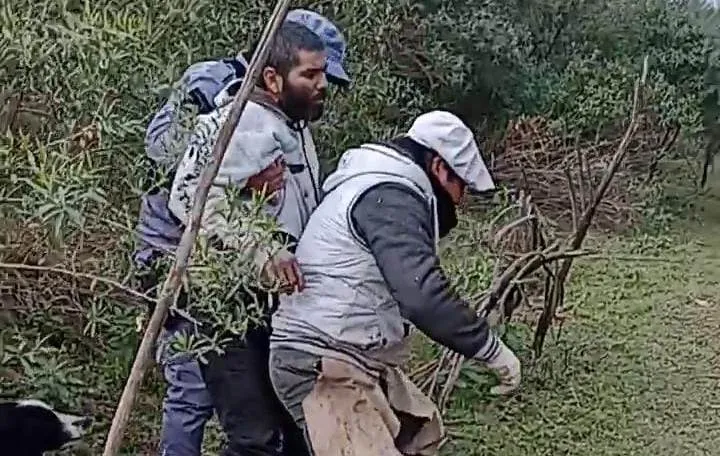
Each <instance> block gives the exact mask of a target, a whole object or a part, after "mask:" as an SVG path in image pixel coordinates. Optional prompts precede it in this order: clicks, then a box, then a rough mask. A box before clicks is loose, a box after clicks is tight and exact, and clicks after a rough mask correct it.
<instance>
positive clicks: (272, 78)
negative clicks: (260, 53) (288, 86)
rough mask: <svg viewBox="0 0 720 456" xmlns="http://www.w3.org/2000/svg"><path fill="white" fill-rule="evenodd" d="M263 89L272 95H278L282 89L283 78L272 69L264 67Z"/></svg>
mask: <svg viewBox="0 0 720 456" xmlns="http://www.w3.org/2000/svg"><path fill="white" fill-rule="evenodd" d="M262 78H263V83H264V85H265V89H266V90H267V91H268V92H270V93H271V94H273V95H276V96H278V95H280V94H281V93H282V89H283V78H282V76H280V74H279V73H278V72H277V70H276V69H275V68H274V67H271V66H266V67H265V68H263V72H262Z"/></svg>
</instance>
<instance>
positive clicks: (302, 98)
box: [279, 50, 328, 122]
mask: <svg viewBox="0 0 720 456" xmlns="http://www.w3.org/2000/svg"><path fill="white" fill-rule="evenodd" d="M326 65H327V57H326V54H325V52H324V51H320V52H312V51H305V50H300V51H299V52H298V55H297V65H295V66H294V67H293V68H292V69H291V70H290V72H289V73H288V75H287V78H286V80H285V81H284V84H283V87H282V91H281V93H280V100H279V104H280V107H281V108H282V109H283V111H285V113H286V114H287V115H288V116H289V117H290V118H291V119H292V120H308V121H311V122H313V121H316V120H318V119H319V118H320V117H321V116H322V114H323V111H324V107H325V96H326V94H327V85H328V82H327V78H326V76H325V67H326Z"/></svg>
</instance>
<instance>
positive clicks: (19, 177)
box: [0, 0, 720, 431]
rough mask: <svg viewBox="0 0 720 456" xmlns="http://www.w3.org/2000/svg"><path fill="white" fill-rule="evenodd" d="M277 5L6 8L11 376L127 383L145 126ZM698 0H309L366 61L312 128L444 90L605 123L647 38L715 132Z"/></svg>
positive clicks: (69, 397) (135, 313) (72, 396)
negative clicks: (192, 71) (185, 78)
mask: <svg viewBox="0 0 720 456" xmlns="http://www.w3.org/2000/svg"><path fill="white" fill-rule="evenodd" d="M273 4H274V2H271V1H269V0H261V1H257V2H252V3H250V2H245V1H234V2H214V1H210V0H171V1H167V2H161V3H158V2H151V1H149V0H132V1H118V0H98V1H94V2H91V1H86V0H85V1H83V0H63V1H56V0H42V1H29V0H16V1H13V2H6V3H5V4H4V5H3V6H2V8H0V88H1V90H0V134H1V136H0V217H1V219H2V222H3V225H2V230H1V232H2V236H0V246H1V247H2V248H1V249H0V292H1V293H2V294H0V303H1V304H2V309H3V310H2V313H1V314H0V319H1V321H3V322H6V323H7V324H4V329H3V331H2V332H1V333H0V341H2V343H3V344H4V345H3V346H2V349H0V362H2V364H3V367H4V371H2V372H0V389H2V391H4V392H5V391H8V392H10V393H9V394H17V395H21V394H33V395H36V396H39V397H44V398H47V399H51V400H53V401H58V402H59V403H61V404H63V405H68V406H75V405H77V404H76V403H75V402H74V401H76V400H77V398H80V397H86V398H89V399H92V400H93V401H96V402H98V403H110V404H112V403H113V402H114V400H115V399H116V395H117V391H118V389H119V387H120V386H121V384H122V383H123V382H124V379H125V375H126V372H127V369H128V367H129V364H130V361H131V359H132V356H133V354H134V351H135V348H136V344H137V332H136V324H137V321H136V320H137V318H138V317H139V316H141V315H142V314H143V313H144V312H145V307H144V303H142V302H138V300H137V299H136V297H133V295H132V293H129V292H128V291H127V289H131V288H132V286H133V284H132V281H131V277H132V273H133V271H132V267H131V265H130V261H129V254H130V252H131V249H132V244H133V237H132V236H133V233H132V232H133V228H134V225H135V222H136V217H137V211H138V197H139V195H140V194H141V192H142V190H143V188H144V186H145V185H146V182H145V180H146V177H145V176H146V174H147V172H146V171H147V170H146V163H145V159H144V152H143V144H142V140H143V134H144V129H145V127H146V125H147V122H148V120H149V118H150V116H151V115H152V113H153V112H154V110H155V109H157V108H158V107H159V103H160V102H161V101H162V100H163V98H164V97H165V96H167V94H168V93H169V91H170V84H171V83H172V82H173V81H175V80H176V79H177V78H178V77H179V75H180V74H181V73H182V71H183V70H184V69H185V68H186V67H187V66H188V65H189V64H191V63H193V62H196V61H198V60H202V59H208V58H220V57H226V56H229V55H233V54H235V53H236V52H238V51H239V50H241V49H242V50H244V51H245V52H246V53H247V52H249V50H250V46H251V45H252V43H253V42H254V41H255V39H256V38H257V36H258V35H259V33H260V31H261V29H262V27H263V25H264V22H265V21H266V19H267V18H268V14H269V12H270V10H271V8H272V6H273ZM690 6H691V5H690V4H689V2H667V1H661V0H656V1H649V2H637V1H633V0H610V1H609V2H607V1H606V2H598V1H587V2H586V1H582V2H581V1H574V0H573V1H562V0H514V1H511V2H500V1H496V0H483V1H482V2H477V1H472V2H471V1H467V0H456V1H452V2H447V1H437V0H425V1H417V2H413V1H409V0H398V1H394V2H387V1H380V0H364V1H360V0H346V1H342V2H332V1H328V0H322V1H315V2H312V3H311V4H310V5H309V7H310V8H314V9H317V10H319V11H320V12H322V13H323V14H326V15H327V16H328V17H330V18H333V19H334V20H335V21H337V23H338V24H339V25H340V26H341V28H342V29H343V31H344V33H345V36H346V38H347V39H348V41H349V56H348V58H349V67H350V73H351V75H352V76H353V78H354V85H353V87H352V88H351V90H350V91H338V90H332V93H331V101H330V103H329V106H330V109H329V110H328V112H327V115H326V117H325V119H324V121H323V122H321V123H320V124H319V125H318V126H317V128H316V130H315V135H316V142H317V143H318V149H319V151H320V153H321V155H322V157H323V158H324V160H323V162H324V165H325V169H326V170H327V169H330V168H331V167H332V166H333V165H334V160H335V159H336V158H337V157H338V156H339V155H340V154H341V153H342V152H343V151H344V150H345V149H346V148H347V147H349V146H352V145H356V144H358V143H361V142H363V141H367V140H370V139H377V138H386V137H388V136H391V135H393V134H396V133H398V132H400V131H403V130H404V129H406V128H407V126H408V125H409V122H410V120H411V119H412V117H413V116H415V115H417V114H418V113H419V112H421V111H422V110H424V109H429V108H436V107H449V108H451V109H453V110H455V111H457V112H458V113H460V114H461V115H462V116H463V117H465V118H466V119H467V121H468V122H469V123H470V124H472V125H474V126H477V127H478V129H480V130H481V131H482V132H483V133H485V134H487V135H492V134H493V133H496V132H498V131H502V129H503V127H504V125H505V121H506V120H507V119H509V118H512V117H514V116H516V115H518V114H521V113H523V114H543V115H548V116H550V117H552V118H553V119H554V120H557V121H559V122H560V123H561V124H563V125H564V126H565V127H566V128H568V129H571V130H578V131H579V132H583V133H588V132H590V133H592V134H594V133H595V132H596V131H597V130H598V129H600V130H601V129H602V128H604V127H606V126H611V125H612V124H613V123H614V122H616V121H617V120H618V119H619V118H620V117H621V114H622V113H624V112H626V109H627V103H626V101H627V100H626V97H627V93H628V88H629V81H630V80H631V79H633V78H634V77H635V75H636V74H637V71H638V68H639V65H640V62H641V59H642V57H643V56H644V55H645V54H648V55H650V56H651V58H652V62H651V70H652V74H651V80H652V89H653V97H654V98H653V100H654V101H653V105H654V107H655V108H656V110H657V111H658V112H659V113H660V114H661V116H662V117H663V119H664V120H665V121H666V122H669V123H678V124H680V125H682V126H683V128H684V129H685V131H687V132H689V133H692V132H695V131H698V130H701V129H702V128H704V129H705V131H708V132H709V131H711V128H710V126H711V125H717V119H718V118H719V117H720V116H718V115H717V112H720V110H718V109H717V104H718V97H717V93H720V89H718V87H719V86H718V81H720V79H718V77H717V76H718V74H720V73H718V71H717V68H718V55H717V52H718V49H720V45H718V39H720V38H719V37H718V35H717V33H718V32H717V31H718V30H720V27H718V26H717V24H718V22H712V21H713V20H714V19H712V18H711V17H710V16H709V15H708V14H707V13H703V14H704V15H703V16H702V17H704V18H705V19H706V20H707V21H708V24H709V25H708V24H706V26H705V27H704V28H703V26H702V23H698V22H696V21H695V18H696V16H694V11H695V10H694V9H691V8H690ZM713 24H714V25H715V27H714V28H713V26H712V25H713ZM713 39H714V40H715V41H712V40H713ZM247 55H248V56H249V54H247ZM708 64H709V65H708ZM708 66H709V68H710V70H709V71H706V69H707V68H708ZM706 92H707V93H706ZM712 93H714V94H715V98H712V97H711V96H710V95H708V94H712ZM706 95H707V96H706ZM704 97H705V98H704ZM702 100H705V102H706V103H705V105H706V106H707V109H705V110H704V111H703V110H701V109H700V108H701V106H700V102H701V101H702ZM712 113H715V114H714V115H713V114H712ZM701 119H704V124H702V125H701ZM708 119H709V120H708ZM713 131H715V132H716V133H717V129H716V130H713ZM716 137H718V138H720V135H717V134H716ZM465 223H466V224H468V225H472V224H471V223H469V222H468V221H467V220H466V221H465V222H464V224H463V225H462V226H461V229H460V233H458V239H465V238H474V235H473V230H475V229H477V227H473V226H467V225H465ZM208 255H210V256H207V257H205V259H206V260H207V261H209V262H212V263H214V264H216V265H217V268H216V269H215V271H214V272H213V271H207V272H208V275H209V276H211V275H212V274H214V273H216V272H217V271H218V270H219V269H221V268H222V267H230V266H232V262H226V263H223V262H222V261H220V259H219V258H214V257H212V255H211V254H208ZM202 258H203V252H202V251H199V253H198V257H197V258H196V265H197V266H198V268H199V269H198V270H196V272H195V274H194V276H193V277H194V278H195V280H199V281H201V282H202V281H203V280H205V281H206V282H207V285H208V290H206V291H207V293H212V292H213V289H211V288H212V281H211V280H210V279H209V278H208V279H202V268H203V267H204V266H205V265H206V264H207V263H203V260H202ZM463 261H464V263H459V262H451V264H449V266H448V267H449V268H450V270H451V271H452V272H453V274H452V276H453V277H454V280H455V285H456V286H457V287H458V288H459V289H460V290H461V291H463V292H466V293H476V292H477V291H478V290H479V288H482V287H483V285H484V284H485V283H486V281H487V276H488V271H489V269H488V268H489V265H488V264H487V261H486V260H485V259H483V258H470V257H468V258H465V260H463ZM18 264H24V265H30V266H37V267H39V268H40V270H38V269H31V270H28V269H18V268H17V265H18ZM43 268H45V270H42V269H43ZM48 268H50V269H52V270H47V269H48ZM468 270H470V271H472V272H470V273H466V272H467V271H468ZM82 274H85V275H82ZM93 275H94V276H97V277H102V278H105V279H109V280H111V281H113V282H114V283H115V284H114V285H112V286H108V283H107V281H105V282H103V281H100V280H96V279H93V278H92V276H93ZM116 285H120V287H118V286H116ZM215 291H220V290H217V289H215ZM218 296H219V295H218ZM222 302H223V301H222V300H221V299H218V300H217V301H216V302H215V305H221V304H222ZM6 317H7V318H6ZM235 329H236V330H238V331H240V330H241V328H235ZM138 430H140V428H138V429H136V431H138Z"/></svg>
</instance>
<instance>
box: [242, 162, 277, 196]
mask: <svg viewBox="0 0 720 456" xmlns="http://www.w3.org/2000/svg"><path fill="white" fill-rule="evenodd" d="M284 185H285V160H284V159H283V157H279V158H278V159H277V160H275V161H274V162H273V163H272V164H271V165H270V166H268V167H267V168H265V169H264V170H262V171H260V172H259V173H257V174H256V175H254V176H252V177H251V178H249V179H248V181H247V187H248V188H251V189H253V190H255V191H256V192H259V193H262V192H265V195H266V196H270V195H273V194H276V193H277V192H278V191H279V190H281V189H282V188H283V186H284ZM274 199H275V198H273V200H274Z"/></svg>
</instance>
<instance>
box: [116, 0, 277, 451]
mask: <svg viewBox="0 0 720 456" xmlns="http://www.w3.org/2000/svg"><path fill="white" fill-rule="evenodd" d="M289 6H290V0H279V1H278V2H277V4H276V5H275V10H274V11H273V13H272V16H271V17H270V21H269V22H268V24H267V26H266V27H265V30H264V32H263V35H262V38H261V39H260V43H259V44H258V47H257V49H256V50H255V54H254V55H253V57H252V60H251V61H250V65H249V67H248V70H247V73H246V75H245V78H244V80H243V82H242V85H241V86H240V90H239V91H238V93H237V94H236V95H235V99H234V100H233V103H232V106H231V108H230V114H229V116H228V119H227V121H226V122H225V123H224V124H223V125H222V128H220V132H219V133H218V137H217V142H216V143H215V146H214V147H213V151H212V158H211V160H210V161H209V163H208V164H207V166H206V167H205V169H203V172H202V174H201V176H200V182H199V183H198V186H197V192H196V194H195V199H194V201H193V207H192V210H191V212H190V218H189V222H188V224H187V226H186V227H185V231H184V232H183V235H182V238H181V239H180V244H179V245H178V248H177V251H176V252H175V263H174V264H173V267H172V269H171V270H170V274H169V275H168V277H167V279H166V280H165V283H164V285H163V288H162V292H161V293H160V298H159V299H158V303H157V306H155V310H154V311H153V313H152V316H151V317H150V320H149V322H148V325H147V328H146V329H145V334H144V335H143V338H142V341H141V342H140V347H139V348H138V351H137V354H136V355H135V361H134V362H133V365H132V369H131V370H130V375H129V376H128V379H127V382H126V383H125V389H124V390H123V393H122V396H121V397H120V401H119V402H118V407H117V409H116V410H115V416H114V417H113V421H112V424H111V425H110V432H109V433H108V436H107V440H106V441H105V450H104V451H103V456H115V455H117V454H118V451H119V449H120V443H121V442H122V437H123V434H124V432H125V428H126V426H127V422H128V419H129V418H130V412H131V410H132V406H133V404H134V402H135V397H136V396H137V393H138V390H139V389H140V385H141V384H142V380H143V377H144V376H145V370H146V368H147V365H148V363H149V361H150V360H151V359H152V349H153V346H154V345H155V341H156V340H157V337H158V334H159V333H160V328H161V327H162V324H163V322H164V321H165V317H166V314H167V312H168V309H169V308H170V305H171V304H172V302H173V299H174V297H175V295H176V294H177V292H178V290H179V289H180V285H181V278H182V277H183V275H184V274H185V271H186V269H187V265H188V260H189V258H190V255H191V254H192V251H193V247H194V246H195V239H196V238H197V234H198V229H199V228H200V220H201V217H202V214H203V211H204V210H205V203H206V201H207V196H208V191H209V190H210V186H211V185H212V182H213V180H214V179H215V176H217V173H218V169H219V167H220V163H222V161H223V157H224V156H225V149H226V148H227V146H228V143H229V142H230V138H231V137H232V134H233V132H234V131H235V127H236V126H237V123H238V121H239V120H240V116H241V114H242V112H243V110H244V109H245V105H246V104H247V101H248V97H249V95H250V93H251V91H252V90H253V87H254V85H255V81H256V80H257V78H258V77H259V76H260V73H261V71H262V69H263V67H264V66H265V62H266V60H267V57H268V53H269V52H270V44H271V43H272V40H273V38H274V37H275V35H276V34H277V31H278V29H279V28H280V26H281V25H282V23H283V21H284V20H285V16H286V14H287V11H288V8H289Z"/></svg>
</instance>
